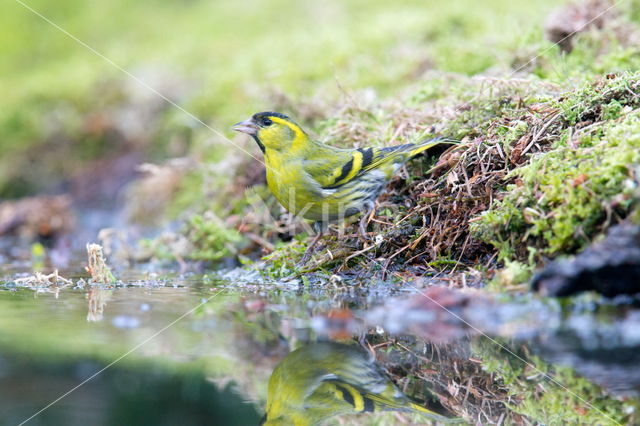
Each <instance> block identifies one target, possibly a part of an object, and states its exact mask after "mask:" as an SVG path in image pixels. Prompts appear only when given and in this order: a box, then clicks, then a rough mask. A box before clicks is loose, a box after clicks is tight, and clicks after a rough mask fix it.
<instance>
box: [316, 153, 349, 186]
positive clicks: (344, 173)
mask: <svg viewBox="0 0 640 426" xmlns="http://www.w3.org/2000/svg"><path fill="white" fill-rule="evenodd" d="M352 168H353V157H351V160H349V161H347V162H346V163H345V165H344V166H342V173H340V176H338V177H337V178H336V180H334V181H333V185H330V186H324V187H323V189H335V188H338V187H339V186H340V185H336V183H338V182H340V181H341V180H342V179H344V178H346V177H347V176H348V175H349V173H350V172H351V169H352Z"/></svg>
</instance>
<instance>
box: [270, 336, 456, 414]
mask: <svg viewBox="0 0 640 426" xmlns="http://www.w3.org/2000/svg"><path fill="white" fill-rule="evenodd" d="M267 398H268V399H267V409H266V415H265V424H267V425H296V426H304V425H315V424H318V423H320V422H322V421H324V420H325V419H327V418H329V417H333V416H337V415H344V414H352V413H374V412H379V411H408V412H419V413H421V414H423V415H424V416H427V417H429V418H431V419H434V420H446V419H445V418H443V417H442V416H439V415H437V414H435V413H434V412H433V411H430V410H427V409H426V408H424V407H422V406H420V405H418V404H415V403H413V402H411V401H410V400H409V399H408V398H407V397H406V396H405V395H404V394H403V393H402V392H400V390H399V389H398V388H396V387H395V385H393V384H392V383H391V381H389V379H388V377H386V375H385V374H384V372H383V370H382V368H381V367H380V366H379V365H377V364H376V362H375V360H374V358H373V356H372V354H367V353H365V352H364V351H363V350H362V349H360V348H358V347H356V346H354V345H345V344H340V343H330V342H326V343H315V344H310V345H306V346H303V347H301V348H298V349H297V350H295V351H293V352H291V353H290V354H289V355H287V356H286V357H285V358H284V359H283V360H282V361H281V362H280V363H279V364H278V366H277V367H276V368H275V369H274V371H273V373H272V374H271V378H270V379H269V395H268V397H267Z"/></svg>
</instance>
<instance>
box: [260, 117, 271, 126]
mask: <svg viewBox="0 0 640 426" xmlns="http://www.w3.org/2000/svg"><path fill="white" fill-rule="evenodd" d="M272 124H273V121H271V120H269V119H268V118H263V119H262V125H263V126H271V125H272Z"/></svg>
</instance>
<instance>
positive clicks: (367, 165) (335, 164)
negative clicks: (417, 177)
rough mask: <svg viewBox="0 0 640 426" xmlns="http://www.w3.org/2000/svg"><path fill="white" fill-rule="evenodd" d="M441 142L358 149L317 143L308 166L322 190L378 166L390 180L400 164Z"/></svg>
mask: <svg viewBox="0 0 640 426" xmlns="http://www.w3.org/2000/svg"><path fill="white" fill-rule="evenodd" d="M439 143H440V141H439V140H437V139H433V140H430V141H426V142H423V143H419V144H405V145H396V146H390V147H386V148H357V149H339V148H334V147H331V146H328V145H323V144H317V145H316V148H315V149H314V150H313V154H314V155H313V158H307V159H306V160H305V165H304V169H305V171H306V172H307V173H308V174H309V175H310V176H311V177H312V178H313V179H314V180H315V181H316V182H318V184H320V186H321V187H322V189H326V190H331V189H336V188H338V187H340V186H342V185H344V184H345V183H347V182H350V181H351V180H353V179H356V178H358V177H360V176H362V175H363V174H364V173H367V172H369V171H371V170H374V169H378V170H381V171H382V172H384V174H385V175H386V177H387V179H388V178H390V177H391V175H392V174H393V173H395V171H396V170H397V165H398V164H401V163H404V162H405V161H407V160H408V159H410V158H411V157H414V156H415V155H418V154H420V153H421V152H423V151H424V150H426V149H429V148H430V147H432V146H434V145H437V144H439Z"/></svg>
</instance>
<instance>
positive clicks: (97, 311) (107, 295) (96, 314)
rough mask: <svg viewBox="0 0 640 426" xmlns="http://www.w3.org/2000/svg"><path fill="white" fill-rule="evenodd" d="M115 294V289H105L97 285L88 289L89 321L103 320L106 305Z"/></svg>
mask: <svg viewBox="0 0 640 426" xmlns="http://www.w3.org/2000/svg"><path fill="white" fill-rule="evenodd" d="M112 295H113V289H104V288H100V287H97V286H93V287H90V288H89V289H88V290H87V300H88V303H89V308H88V310H87V321H89V322H96V321H102V318H103V317H104V307H105V306H106V305H107V302H108V301H109V299H111V296H112Z"/></svg>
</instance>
